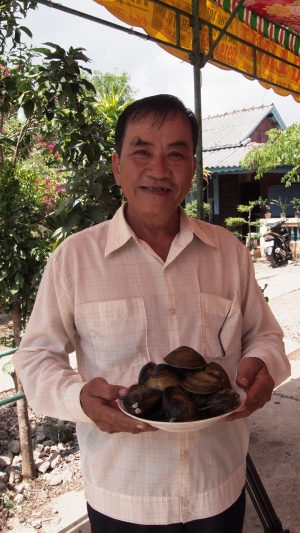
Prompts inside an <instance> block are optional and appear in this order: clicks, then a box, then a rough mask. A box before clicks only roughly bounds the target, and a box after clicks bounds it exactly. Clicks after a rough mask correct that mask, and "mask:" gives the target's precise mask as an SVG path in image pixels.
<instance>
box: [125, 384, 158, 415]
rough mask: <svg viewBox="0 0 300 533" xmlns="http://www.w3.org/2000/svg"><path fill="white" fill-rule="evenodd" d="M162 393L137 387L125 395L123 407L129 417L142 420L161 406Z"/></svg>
mask: <svg viewBox="0 0 300 533" xmlns="http://www.w3.org/2000/svg"><path fill="white" fill-rule="evenodd" d="M161 402H162V391H161V390H159V389H146V388H144V387H139V388H138V389H135V390H133V391H132V392H129V393H128V394H126V396H125V397H124V399H123V405H124V407H125V409H126V411H127V412H128V413H130V414H131V415H135V416H139V417H141V418H143V417H144V416H146V415H149V414H150V413H151V412H152V411H155V410H156V409H158V408H159V407H160V406H161Z"/></svg>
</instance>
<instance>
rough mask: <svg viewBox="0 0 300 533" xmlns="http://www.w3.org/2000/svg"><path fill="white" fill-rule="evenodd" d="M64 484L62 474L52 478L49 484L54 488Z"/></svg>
mask: <svg viewBox="0 0 300 533" xmlns="http://www.w3.org/2000/svg"><path fill="white" fill-rule="evenodd" d="M62 483H63V475H62V474H56V475H54V476H51V478H50V481H49V484H50V485H51V486H52V487H56V486H57V485H61V484H62Z"/></svg>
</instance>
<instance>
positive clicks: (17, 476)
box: [9, 468, 23, 485]
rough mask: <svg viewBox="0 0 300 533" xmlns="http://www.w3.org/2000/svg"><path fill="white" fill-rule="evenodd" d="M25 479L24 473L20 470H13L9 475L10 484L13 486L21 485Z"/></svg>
mask: <svg viewBox="0 0 300 533" xmlns="http://www.w3.org/2000/svg"><path fill="white" fill-rule="evenodd" d="M22 479H23V476H22V473H21V472H20V471H19V470H16V469H14V468H13V469H12V470H11V471H10V474H9V483H11V484H12V485H17V484H18V483H21V481H22Z"/></svg>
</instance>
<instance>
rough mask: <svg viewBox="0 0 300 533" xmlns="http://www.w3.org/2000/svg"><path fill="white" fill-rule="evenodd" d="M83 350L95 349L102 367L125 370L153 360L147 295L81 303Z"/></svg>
mask: <svg viewBox="0 0 300 533" xmlns="http://www.w3.org/2000/svg"><path fill="white" fill-rule="evenodd" d="M80 307H81V308H82V309H81V314H82V316H81V319H80V322H82V324H81V327H80V330H81V332H80V337H81V343H82V347H83V349H85V348H86V349H87V350H88V351H91V347H92V349H93V352H94V361H93V363H94V364H95V366H96V367H97V369H99V370H104V371H116V372H123V371H125V370H128V369H129V368H132V367H134V366H138V365H143V364H145V363H146V362H148V361H149V355H148V348H147V324H146V312H145V306H144V300H143V298H129V299H125V300H112V301H105V302H90V303H86V304H83V305H82V306H80Z"/></svg>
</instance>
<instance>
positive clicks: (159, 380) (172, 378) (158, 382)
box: [144, 363, 182, 390]
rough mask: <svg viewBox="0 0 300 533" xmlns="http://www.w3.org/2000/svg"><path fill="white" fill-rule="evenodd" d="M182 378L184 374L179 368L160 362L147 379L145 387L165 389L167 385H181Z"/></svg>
mask: <svg viewBox="0 0 300 533" xmlns="http://www.w3.org/2000/svg"><path fill="white" fill-rule="evenodd" d="M181 379H182V375H181V373H180V371H179V370H178V369H177V368H173V367H171V366H170V365H166V364H165V363H159V364H158V365H156V366H155V368H154V370H153V371H152V374H151V375H150V376H149V377H148V379H147V381H145V383H144V387H146V388H154V389H160V390H164V389H165V388H166V387H171V386H173V385H179V383H180V380H181Z"/></svg>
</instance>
